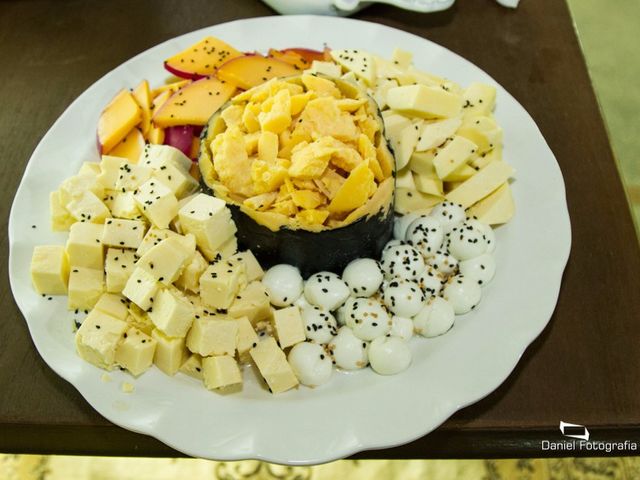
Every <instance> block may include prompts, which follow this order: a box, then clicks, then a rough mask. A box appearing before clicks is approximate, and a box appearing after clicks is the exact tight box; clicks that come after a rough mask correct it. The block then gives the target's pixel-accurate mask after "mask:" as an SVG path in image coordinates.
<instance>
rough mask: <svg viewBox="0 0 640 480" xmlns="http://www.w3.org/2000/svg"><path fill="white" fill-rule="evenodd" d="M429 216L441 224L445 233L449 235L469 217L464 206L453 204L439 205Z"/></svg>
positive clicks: (443, 203) (444, 203)
mask: <svg viewBox="0 0 640 480" xmlns="http://www.w3.org/2000/svg"><path fill="white" fill-rule="evenodd" d="M429 216H430V217H433V218H435V219H437V220H438V221H439V222H440V225H442V229H443V230H444V233H449V232H450V231H451V229H452V228H453V227H455V226H456V225H459V224H460V223H462V222H464V221H465V220H466V219H467V215H466V214H465V213H464V208H462V205H458V204H457V203H452V202H442V203H439V204H438V205H436V206H435V207H433V209H431V212H430V213H429Z"/></svg>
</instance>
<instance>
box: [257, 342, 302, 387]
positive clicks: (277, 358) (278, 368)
mask: <svg viewBox="0 0 640 480" xmlns="http://www.w3.org/2000/svg"><path fill="white" fill-rule="evenodd" d="M249 353H250V354H251V358H252V359H253V361H254V363H255V364H256V366H257V367H258V370H260V374H261V375H262V377H263V378H264V379H265V381H266V382H267V385H268V387H269V391H270V392H271V393H280V392H284V391H286V390H289V389H291V388H293V387H296V386H297V385H298V379H297V378H296V376H295V374H294V373H293V370H292V369H291V365H289V362H287V357H286V356H285V354H284V352H283V351H282V349H281V348H280V347H278V344H277V343H276V341H275V340H274V339H273V338H271V337H268V338H266V339H264V340H262V341H260V342H258V345H256V346H255V347H253V348H252V349H251V350H249Z"/></svg>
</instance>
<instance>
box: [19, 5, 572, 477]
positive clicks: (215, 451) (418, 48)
mask: <svg viewBox="0 0 640 480" xmlns="http://www.w3.org/2000/svg"><path fill="white" fill-rule="evenodd" d="M313 32H318V33H317V34H316V33H313ZM205 34H208V35H215V36H217V37H219V38H224V39H225V40H226V41H228V42H230V43H232V44H233V45H235V46H236V47H237V48H240V49H242V50H245V51H251V50H255V49H258V50H261V49H262V42H263V41H264V39H265V38H268V39H269V45H268V46H273V47H276V48H284V47H287V46H291V45H298V46H303V47H309V48H321V47H322V45H323V43H325V42H326V43H327V44H329V45H332V46H343V47H345V48H346V47H347V46H348V47H349V48H354V49H356V48H366V49H368V50H370V51H373V52H375V53H378V54H382V55H385V56H387V57H388V56H389V55H390V53H391V50H392V49H393V48H394V47H401V48H403V49H405V50H409V51H412V52H414V55H415V59H416V60H415V62H416V64H417V66H418V67H419V68H421V69H424V70H426V71H431V72H435V73H437V74H438V75H441V76H444V77H447V78H450V79H452V80H454V81H457V82H459V83H461V84H469V83H471V82H474V81H480V82H484V83H490V84H494V85H496V87H497V92H498V93H497V97H498V100H497V108H496V111H495V116H496V119H497V120H498V122H499V123H500V124H501V125H502V126H503V128H504V138H505V146H504V157H505V158H506V159H508V161H509V163H510V164H511V165H513V166H514V168H515V169H516V171H517V175H516V178H517V180H516V181H515V182H514V184H513V194H514V197H515V203H516V205H517V214H516V216H515V217H514V218H513V219H512V220H511V222H509V224H508V225H506V226H504V227H501V228H498V229H497V230H496V237H497V242H498V245H499V246H498V249H497V250H496V253H495V256H496V261H497V264H498V265H499V268H498V272H497V274H496V277H495V279H494V280H493V282H492V283H491V284H490V285H489V286H487V287H486V299H485V301H484V302H483V304H482V308H481V309H479V310H477V311H474V312H471V313H469V314H467V315H465V316H464V317H461V318H460V319H459V321H458V322H457V323H456V325H455V327H454V329H453V330H452V331H451V332H449V333H448V334H447V335H445V336H443V337H438V338H434V339H429V341H428V342H419V343H415V342H414V343H412V344H411V349H412V353H413V365H412V367H411V368H410V369H408V370H406V371H405V372H403V373H402V374H399V375H395V376H389V377H386V376H385V377H383V376H377V375H375V374H374V373H373V372H372V371H359V372H355V373H349V374H346V373H343V374H339V375H335V376H334V379H333V381H332V382H331V383H329V384H327V385H323V386H321V387H318V388H316V389H299V390H293V391H290V392H286V393H284V394H281V395H279V396H270V395H269V394H268V393H267V392H265V391H264V389H262V388H260V386H259V383H258V381H257V379H253V378H249V379H247V381H246V382H245V386H244V389H243V391H242V393H241V394H236V395H214V394H212V393H211V392H208V391H206V390H204V389H202V387H201V386H199V385H198V384H197V383H196V382H194V381H193V379H191V378H189V377H186V376H183V375H177V376H175V377H172V378H171V377H167V376H164V375H163V374H162V373H161V372H160V371H158V370H157V369H152V370H150V371H149V372H147V373H145V374H144V375H142V376H140V377H139V378H137V379H135V380H132V377H131V376H129V375H128V374H126V373H124V372H119V371H114V372H111V373H109V374H108V375H107V376H105V375H104V372H103V371H101V370H100V369H97V368H95V367H93V366H92V365H89V364H87V363H84V362H80V361H79V359H78V357H77V354H76V352H75V348H74V343H73V330H72V326H73V322H72V319H71V317H70V314H69V312H68V311H67V309H66V304H65V301H64V300H63V299H62V298H52V299H51V300H48V299H47V298H43V297H40V296H39V295H37V294H35V293H34V292H33V289H32V287H31V282H30V278H29V273H28V272H29V268H28V266H29V261H30V258H31V252H32V250H33V248H34V246H35V245H37V244H42V243H48V244H63V243H64V241H65V238H66V236H65V235H63V234H60V233H51V232H49V229H48V227H47V226H48V222H49V218H48V217H49V215H48V211H47V208H45V206H46V205H47V202H48V193H49V191H51V190H54V189H55V188H56V187H57V185H58V184H59V183H60V182H61V181H62V180H63V179H64V178H66V177H67V176H69V175H70V174H72V173H73V172H75V171H77V169H78V167H79V165H80V163H81V161H82V160H94V161H96V160H98V158H99V157H98V153H97V151H96V149H95V130H94V129H95V124H96V121H97V118H98V116H99V114H100V111H101V109H102V107H103V106H104V105H105V104H107V102H108V101H109V100H110V99H111V97H112V96H113V94H114V92H115V91H117V90H118V89H121V88H128V87H130V86H131V85H134V84H135V83H136V82H137V80H138V79H139V78H143V77H146V78H149V80H150V81H152V82H155V83H161V82H162V80H163V78H164V77H165V76H166V74H165V73H163V72H162V71H161V70H159V69H157V68H155V66H156V65H158V64H160V63H161V62H162V60H163V59H165V58H167V57H168V56H170V55H171V54H173V53H174V52H176V51H179V50H181V49H183V48H185V47H187V46H189V45H190V44H193V43H194V42H195V41H197V40H198V39H199V38H201V37H202V36H203V35H205ZM265 47H266V46H265ZM43 171H46V172H47V175H42V172H43ZM34 227H35V228H34ZM9 238H10V243H11V258H10V278H11V284H12V289H13V292H14V296H15V298H16V301H17V303H18V305H19V307H20V309H21V311H22V313H23V314H24V316H25V319H26V320H27V323H28V326H29V330H30V333H31V336H32V338H33V340H34V343H35V346H36V348H37V349H38V351H39V353H40V354H41V356H42V358H43V359H44V360H45V361H46V362H47V364H49V366H50V367H51V368H52V369H53V370H54V371H56V373H58V374H59V375H60V376H61V377H62V378H64V379H66V380H67V381H69V382H70V383H71V384H72V385H74V386H75V387H76V388H77V389H78V390H79V391H80V393H81V394H82V395H83V396H84V397H85V399H87V401H88V402H89V403H90V404H91V405H92V406H93V407H94V408H95V409H96V410H97V411H98V412H99V413H100V414H102V415H103V416H105V417H106V418H107V419H109V420H110V421H112V422H113V423H115V424H117V425H120V426H122V427H124V428H127V429H129V430H132V431H136V432H140V433H145V434H148V435H152V436H154V437H156V438H158V439H159V440H161V441H163V442H164V443H166V444H167V445H169V446H171V447H173V448H176V449H177V450H179V451H182V452H184V453H186V454H189V455H193V456H199V457H204V458H215V459H225V460H235V459H244V458H257V459H263V460H268V461H273V462H277V463H287V464H312V463H321V462H326V461H330V460H334V459H337V458H341V457H345V456H348V455H350V454H352V453H355V452H358V451H362V450H367V449H375V448H385V447H391V446H395V445H400V444H403V443H406V442H409V441H411V440H413V439H416V438H418V437H420V436H422V435H424V434H426V433H428V432H430V431H432V430H433V429H435V428H436V427H437V426H439V425H440V424H441V423H442V422H444V421H445V420H446V419H447V418H448V417H449V416H450V415H451V414H453V413H454V412H455V411H457V410H458V409H460V408H462V407H464V406H466V405H469V404H471V403H473V402H475V401H477V400H479V399H480V398H482V397H484V396H486V395H487V394H489V393H490V392H491V391H493V390H494V389H495V388H497V387H498V385H500V383H502V382H503V381H504V380H505V379H506V377H507V376H508V374H509V373H510V372H511V371H512V370H513V368H514V367H515V365H516V364H517V362H518V359H519V358H520V356H521V355H522V352H523V351H524V349H525V348H526V347H527V345H529V343H531V342H532V341H533V340H534V339H535V338H536V337H537V335H538V334H539V333H540V332H541V331H542V329H543V328H544V327H545V326H546V324H547V322H548V321H549V319H550V317H551V314H552V312H553V310H554V308H555V303H556V300H557V296H558V293H559V288H560V282H561V279H562V272H563V270H564V266H565V264H566V261H567V259H568V255H569V250H570V243H571V232H570V225H569V217H568V213H567V207H566V200H565V193H564V183H563V180H562V175H561V172H560V169H559V167H558V165H557V162H556V160H555V158H554V156H553V153H552V152H551V151H550V149H549V147H548V146H547V144H546V142H545V141H544V138H543V137H542V135H541V133H540V131H539V130H538V128H537V127H536V125H535V123H534V121H533V119H531V117H530V116H529V115H528V114H527V113H526V111H525V110H524V109H523V108H522V106H521V105H519V104H518V102H517V101H516V100H515V99H514V98H513V97H511V96H510V95H509V94H508V93H507V92H506V91H505V90H504V89H503V88H501V87H500V86H499V85H497V84H496V82H495V81H494V80H492V79H491V78H490V77H489V76H488V75H487V74H486V73H484V72H483V71H482V70H480V69H478V68H477V67H475V66H474V65H473V64H471V63H469V62H468V61H466V60H464V59H463V58H461V57H459V56H457V55H456V54H454V53H452V52H450V51H448V50H446V49H444V48H442V47H440V46H438V45H435V44H433V43H431V42H429V41H427V40H424V39H421V38H419V37H415V36H413V35H410V34H407V33H404V32H401V31H398V30H394V29H391V28H388V27H383V26H380V25H375V24H369V23H365V22H359V21H355V20H348V19H334V18H325V17H312V16H293V17H267V18H257V19H249V20H241V21H236V22H231V23H227V24H222V25H217V26H214V27H210V28H206V29H203V30H200V31H198V32H193V33H190V34H187V35H184V36H181V37H178V38H176V39H172V40H169V41H167V42H165V43H163V44H161V45H159V46H157V47H154V48H152V49H150V50H148V51H146V52H144V53H142V54H140V55H138V56H137V57H135V58H133V59H131V60H129V61H128V62H126V63H124V64H123V65H121V66H120V67H118V68H117V69H115V70H113V71H112V72H110V73H109V74H107V75H106V76H105V77H103V78H102V79H100V80H99V81H98V82H96V83H95V84H94V85H93V86H91V87H90V88H89V89H88V90H87V91H86V92H85V93H83V94H82V95H81V96H80V97H79V98H78V99H77V100H76V101H75V102H74V103H73V104H72V105H71V106H70V107H69V108H68V109H67V110H66V111H65V112H64V113H63V114H62V115H61V117H60V118H59V119H58V120H57V121H56V123H55V124H54V125H53V126H52V128H51V129H50V130H49V132H48V133H47V134H46V135H45V137H44V138H43V139H42V141H41V142H40V144H39V145H38V147H37V148H36V150H35V151H34V153H33V156H32V158H31V160H30V162H29V164H28V166H27V170H26V172H25V175H24V178H23V180H22V182H21V185H20V187H19V189H18V193H17V194H16V198H15V201H14V204H13V208H12V212H11V217H10V222H9ZM123 382H124V383H133V384H135V391H134V392H133V393H126V392H125V391H123V389H122V386H123ZM125 390H126V389H125ZM381 419H383V420H384V421H382V420H381Z"/></svg>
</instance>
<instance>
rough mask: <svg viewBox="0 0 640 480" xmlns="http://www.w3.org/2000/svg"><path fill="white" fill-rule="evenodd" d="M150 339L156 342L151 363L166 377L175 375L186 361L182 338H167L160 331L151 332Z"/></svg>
mask: <svg viewBox="0 0 640 480" xmlns="http://www.w3.org/2000/svg"><path fill="white" fill-rule="evenodd" d="M151 337H152V338H153V339H154V340H155V341H156V342H157V344H156V353H155V355H154V356H153V363H155V365H156V366H157V367H158V368H159V369H160V370H162V371H163V372H164V373H166V374H167V375H171V376H173V375H175V374H176V373H177V372H178V370H180V367H181V366H182V364H183V363H184V361H185V360H186V359H187V355H188V352H187V349H186V348H185V344H184V338H175V337H167V336H166V335H165V334H164V333H162V332H161V331H160V330H157V329H155V330H153V332H151Z"/></svg>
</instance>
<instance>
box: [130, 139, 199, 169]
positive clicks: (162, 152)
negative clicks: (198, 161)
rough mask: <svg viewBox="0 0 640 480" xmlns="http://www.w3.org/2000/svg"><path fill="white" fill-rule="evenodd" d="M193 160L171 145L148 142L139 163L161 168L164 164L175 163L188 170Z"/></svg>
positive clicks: (177, 166)
mask: <svg viewBox="0 0 640 480" xmlns="http://www.w3.org/2000/svg"><path fill="white" fill-rule="evenodd" d="M192 163H193V162H192V161H191V159H190V158H189V157H187V156H186V155H185V154H184V153H182V152H181V151H180V150H178V149H177V148H175V147H172V146H170V145H154V144H150V143H149V144H147V145H145V146H144V150H143V151H142V154H141V156H140V160H138V164H140V165H144V166H145V167H150V168H153V169H155V170H159V169H160V167H162V166H163V165H173V166H174V167H176V168H179V169H180V170H183V171H186V172H188V171H189V169H190V168H191V164H192Z"/></svg>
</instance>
